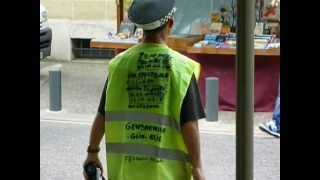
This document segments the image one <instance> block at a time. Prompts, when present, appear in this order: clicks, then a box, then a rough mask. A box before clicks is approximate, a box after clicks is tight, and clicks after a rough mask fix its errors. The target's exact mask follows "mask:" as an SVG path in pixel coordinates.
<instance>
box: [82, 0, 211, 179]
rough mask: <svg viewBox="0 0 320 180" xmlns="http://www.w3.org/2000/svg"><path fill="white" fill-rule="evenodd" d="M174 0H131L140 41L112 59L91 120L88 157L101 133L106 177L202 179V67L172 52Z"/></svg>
mask: <svg viewBox="0 0 320 180" xmlns="http://www.w3.org/2000/svg"><path fill="white" fill-rule="evenodd" d="M175 11H176V8H175V1H174V0H134V1H133V3H132V4H131V6H130V8H129V11H128V17H129V19H130V20H131V21H132V22H133V23H134V24H135V25H136V26H137V27H138V28H142V29H143V34H144V37H143V41H142V43H140V44H138V45H136V46H134V47H132V48H129V49H127V50H126V51H124V52H122V53H121V54H118V55H117V56H116V57H115V58H113V59H112V60H111V61H110V63H109V65H108V78H107V82H106V84H105V88H104V91H103V93H102V97H101V100H100V106H99V111H98V113H97V116H96V118H95V121H94V123H93V125H92V129H91V135H90V142H89V146H88V149H87V152H88V155H87V159H86V160H85V162H84V165H86V164H88V163H90V162H92V163H94V164H96V165H97V166H98V167H100V168H101V169H102V165H101V162H100V160H99V156H98V152H99V150H100V148H99V145H100V141H101V139H102V137H103V135H105V139H106V151H107V158H106V160H107V173H106V174H107V177H108V179H109V180H142V179H146V180H191V179H194V180H204V179H205V178H204V173H203V168H202V162H201V157H200V140H199V129H198V122H197V120H198V119H201V118H204V117H205V114H204V111H203V108H202V105H201V102H200V97H199V90H198V86H197V79H198V78H199V75H200V64H199V63H197V62H195V61H193V60H192V59H190V58H188V57H186V56H184V55H182V54H180V53H178V52H176V51H174V50H172V49H170V48H169V47H168V46H167V45H166V44H165V42H166V39H167V37H168V36H169V34H170V30H171V29H172V27H173V16H174V13H175Z"/></svg>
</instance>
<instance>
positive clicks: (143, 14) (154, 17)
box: [128, 0, 175, 29]
mask: <svg viewBox="0 0 320 180" xmlns="http://www.w3.org/2000/svg"><path fill="white" fill-rule="evenodd" d="M174 7H175V0H133V2H132V4H131V6H130V8H129V10H128V17H129V19H130V20H131V21H132V22H133V23H135V24H138V25H145V24H150V23H154V22H156V21H160V20H161V21H162V22H163V21H167V19H168V15H173V14H174V12H175V8H174ZM165 17H167V18H166V19H165V20H163V19H164V18H165ZM158 24H159V23H158ZM161 25H162V24H161ZM157 26H159V25H153V26H149V27H147V28H145V27H142V28H143V29H155V28H157ZM138 27H139V26H138Z"/></svg>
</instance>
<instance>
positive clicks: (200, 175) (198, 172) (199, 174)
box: [192, 168, 205, 180]
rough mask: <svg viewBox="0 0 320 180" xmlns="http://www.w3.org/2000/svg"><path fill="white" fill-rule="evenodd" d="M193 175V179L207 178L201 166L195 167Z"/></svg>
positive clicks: (201, 179) (203, 179)
mask: <svg viewBox="0 0 320 180" xmlns="http://www.w3.org/2000/svg"><path fill="white" fill-rule="evenodd" d="M192 176H193V180H205V177H204V174H203V171H202V169H200V168H193V169H192Z"/></svg>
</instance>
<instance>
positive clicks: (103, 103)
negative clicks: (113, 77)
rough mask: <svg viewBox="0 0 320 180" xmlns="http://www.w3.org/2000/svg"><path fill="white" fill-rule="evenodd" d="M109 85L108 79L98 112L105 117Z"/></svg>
mask: <svg viewBox="0 0 320 180" xmlns="http://www.w3.org/2000/svg"><path fill="white" fill-rule="evenodd" d="M107 84H108V79H107V80H106V82H105V84H104V88H103V91H102V94H101V98H100V104H99V108H98V112H99V113H100V114H101V115H103V116H104V115H105V114H106V113H105V110H104V106H105V104H106V89H107Z"/></svg>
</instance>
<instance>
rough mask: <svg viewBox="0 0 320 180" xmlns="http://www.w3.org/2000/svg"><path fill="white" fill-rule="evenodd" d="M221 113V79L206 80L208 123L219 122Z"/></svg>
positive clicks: (209, 78) (210, 78) (211, 78)
mask: <svg viewBox="0 0 320 180" xmlns="http://www.w3.org/2000/svg"><path fill="white" fill-rule="evenodd" d="M218 113H219V79H218V78H215V77H208V78H206V116H207V117H206V119H207V121H218Z"/></svg>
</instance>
